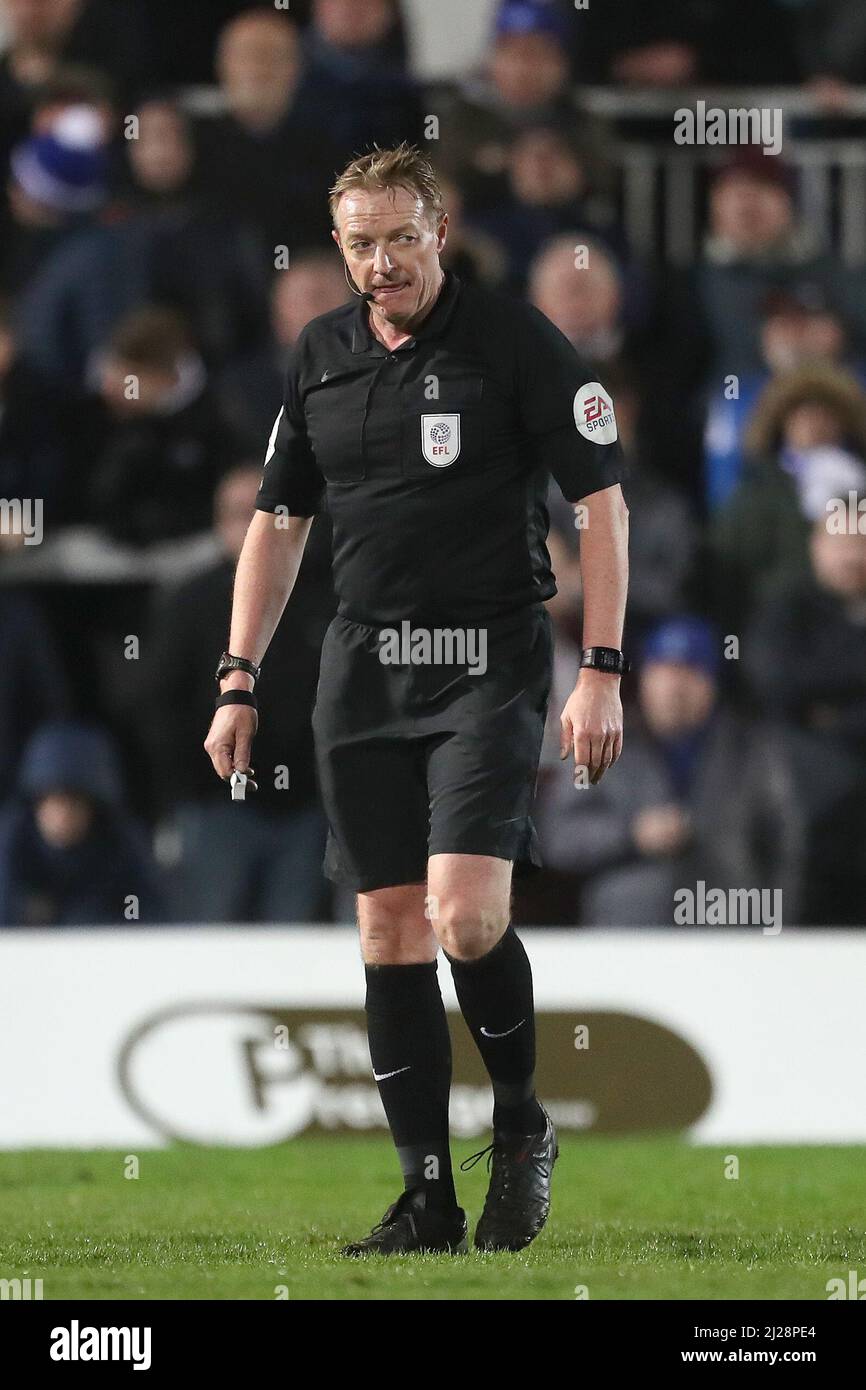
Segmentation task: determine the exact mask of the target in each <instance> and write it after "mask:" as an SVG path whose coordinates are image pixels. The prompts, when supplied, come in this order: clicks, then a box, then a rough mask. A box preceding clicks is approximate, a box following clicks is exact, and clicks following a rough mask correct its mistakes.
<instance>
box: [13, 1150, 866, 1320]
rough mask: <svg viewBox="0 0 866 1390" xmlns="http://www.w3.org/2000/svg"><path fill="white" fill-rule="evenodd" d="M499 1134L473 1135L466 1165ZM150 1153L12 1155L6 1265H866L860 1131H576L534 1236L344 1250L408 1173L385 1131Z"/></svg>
mask: <svg viewBox="0 0 866 1390" xmlns="http://www.w3.org/2000/svg"><path fill="white" fill-rule="evenodd" d="M480 1147H481V1143H477V1144H472V1143H470V1142H460V1143H455V1144H454V1145H453V1151H454V1157H455V1163H457V1162H459V1161H460V1159H462V1158H464V1157H466V1156H467V1155H468V1154H469V1153H471V1152H472V1150H473V1149H475V1148H480ZM731 1153H734V1154H736V1156H737V1158H738V1159H739V1177H738V1178H737V1179H730V1178H726V1177H725V1169H726V1161H725V1160H726V1155H728V1154H731ZM138 1157H139V1161H140V1175H139V1177H138V1178H126V1177H124V1169H125V1165H126V1164H127V1156H126V1155H124V1154H121V1153H114V1152H107V1151H100V1152H94V1153H83V1152H67V1151H62V1152H60V1151H52V1150H37V1151H33V1152H29V1153H4V1154H0V1207H2V1212H3V1219H2V1227H0V1277H2V1278H6V1279H12V1278H16V1277H17V1278H24V1277H27V1276H29V1277H30V1278H31V1279H38V1278H41V1279H42V1280H43V1292H44V1298H45V1299H46V1300H50V1299H62V1298H83V1299H103V1298H105V1299H107V1298H118V1299H239V1298H242V1299H269V1300H271V1299H275V1298H277V1297H279V1296H282V1297H286V1296H288V1297H289V1298H290V1299H329V1300H330V1299H352V1300H366V1299H371V1300H376V1299H388V1300H392V1299H451V1300H453V1299H457V1300H462V1299H521V1300H523V1299H565V1300H573V1299H574V1298H575V1297H576V1296H578V1295H577V1293H576V1291H577V1290H579V1289H580V1288H581V1287H585V1289H586V1290H587V1293H588V1297H589V1298H590V1300H592V1299H693V1298H697V1299H731V1298H732V1299H743V1298H758V1299H793V1298H804V1299H818V1300H823V1299H826V1298H827V1291H826V1284H827V1280H828V1279H830V1278H837V1277H841V1278H844V1279H845V1280H846V1281H847V1278H848V1271H849V1270H859V1271H860V1273H861V1275H866V1235H864V1221H863V1205H862V1202H863V1180H862V1174H863V1168H864V1159H866V1151H864V1149H863V1148H855V1147H853V1146H852V1147H826V1148H748V1147H745V1146H735V1147H733V1148H728V1149H723V1148H692V1147H690V1146H688V1145H686V1144H683V1143H682V1142H680V1141H678V1140H676V1139H671V1138H653V1139H642V1140H615V1139H596V1138H587V1139H579V1138H567V1139H564V1140H562V1141H561V1155H560V1159H559V1162H558V1163H557V1165H556V1170H555V1174H554V1188H553V1193H554V1198H553V1212H552V1215H551V1220H550V1222H549V1224H548V1226H547V1228H546V1230H545V1231H544V1232H543V1234H542V1235H541V1236H540V1237H539V1238H538V1240H537V1241H536V1242H535V1243H534V1244H533V1245H531V1246H530V1247H529V1248H528V1249H527V1250H526V1251H524V1252H523V1253H522V1254H519V1255H507V1254H504V1255H489V1254H486V1255H481V1254H477V1253H475V1252H473V1253H471V1254H469V1255H468V1256H456V1257H445V1256H433V1255H428V1256H412V1257H405V1258H398V1259H394V1258H382V1257H368V1258H366V1259H364V1260H346V1259H343V1258H341V1257H340V1256H339V1253H338V1251H339V1246H340V1244H341V1243H342V1242H343V1241H344V1240H347V1239H352V1238H356V1237H358V1236H359V1235H363V1234H366V1232H367V1231H368V1230H369V1229H370V1227H371V1226H372V1225H373V1224H374V1223H375V1222H376V1221H378V1220H379V1218H380V1217H381V1215H382V1213H383V1212H384V1210H385V1208H386V1207H387V1206H388V1205H389V1203H390V1202H391V1201H393V1199H394V1198H395V1197H396V1195H397V1193H398V1192H399V1190H400V1186H401V1184H400V1181H399V1177H398V1175H397V1168H396V1161H395V1158H394V1155H393V1152H392V1150H391V1147H390V1144H389V1143H388V1141H387V1140H386V1139H385V1138H363V1139H362V1138H357V1139H355V1138H350V1139H339V1140H336V1139H327V1138H325V1139H299V1140H295V1141H293V1142H292V1143H290V1144H287V1145H285V1146H280V1147H274V1148H267V1149H254V1150H238V1149H200V1148H195V1147H192V1146H190V1147H186V1146H182V1147H177V1148H172V1149H169V1150H165V1151H156V1152H153V1151H144V1152H142V1153H141V1154H140V1155H139V1156H138ZM727 1166H728V1167H730V1165H727ZM486 1183H487V1173H486V1170H485V1168H484V1164H483V1163H482V1164H478V1165H477V1166H476V1167H475V1168H474V1169H473V1170H472V1171H471V1172H469V1173H460V1172H458V1174H457V1184H458V1198H459V1200H460V1201H461V1202H462V1204H463V1205H464V1206H465V1207H466V1210H467V1215H468V1217H469V1219H470V1237H471V1233H472V1230H473V1228H474V1222H475V1221H476V1220H477V1218H478V1216H479V1214H480V1211H481V1207H482V1204H483V1201H484V1193H485V1190H486ZM285 1291H287V1294H286V1292H285Z"/></svg>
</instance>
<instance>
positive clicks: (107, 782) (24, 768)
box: [18, 719, 123, 807]
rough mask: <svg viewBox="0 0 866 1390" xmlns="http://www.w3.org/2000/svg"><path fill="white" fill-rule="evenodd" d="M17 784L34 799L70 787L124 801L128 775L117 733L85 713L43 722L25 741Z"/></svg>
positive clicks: (111, 803)
mask: <svg viewBox="0 0 866 1390" xmlns="http://www.w3.org/2000/svg"><path fill="white" fill-rule="evenodd" d="M18 787H19V790H20V791H21V793H22V794H23V795H24V796H26V797H29V798H30V799H32V800H36V799H38V798H39V797H42V796H48V795H49V793H51V792H57V791H70V792H81V793H83V794H84V795H85V796H89V797H92V798H94V799H95V800H97V801H101V802H103V803H104V805H106V806H113V807H120V806H121V805H122V803H123V781H122V776H121V770H120V762H119V759H118V755H117V748H116V745H115V743H114V740H113V738H112V737H111V735H110V734H109V733H108V732H107V731H106V730H104V729H103V728H102V727H101V726H100V725H98V724H90V723H88V722H86V721H84V720H80V719H52V720H49V721H47V722H46V723H44V724H40V725H39V726H38V727H37V728H36V729H35V730H34V732H33V733H32V734H31V736H30V738H29V740H28V742H27V744H26V746H25V749H24V753H23V755H22V758H21V764H20V767H19V771H18Z"/></svg>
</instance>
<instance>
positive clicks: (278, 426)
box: [256, 342, 325, 516]
mask: <svg viewBox="0 0 866 1390" xmlns="http://www.w3.org/2000/svg"><path fill="white" fill-rule="evenodd" d="M300 346H301V344H300V342H299V344H298V349H296V351H295V353H294V354H293V357H292V362H291V364H290V366H289V370H288V372H287V373H286V383H285V389H284V391H283V404H282V406H281V407H280V411H279V413H278V415H277V418H276V420H275V421H274V427H273V429H272V430H271V437H270V439H269V440H268V447H267V450H266V452H265V461H264V466H263V469H262V480H261V482H260V483H259V491H258V496H257V498H256V507H257V509H258V510H259V511H262V512H275V511H276V510H277V508H278V507H285V508H286V514H287V515H288V516H315V515H316V513H317V512H318V511H319V509H320V507H321V504H322V494H323V492H324V488H325V481H324V478H323V477H322V474H321V472H320V470H319V467H318V464H317V463H316V460H315V457H314V454H313V450H312V446H311V444H310V440H309V436H308V434H307V424H306V420H305V419H304V411H303V406H302V404H301V398H300V393H299V389H298V362H299V355H300V352H299V350H300Z"/></svg>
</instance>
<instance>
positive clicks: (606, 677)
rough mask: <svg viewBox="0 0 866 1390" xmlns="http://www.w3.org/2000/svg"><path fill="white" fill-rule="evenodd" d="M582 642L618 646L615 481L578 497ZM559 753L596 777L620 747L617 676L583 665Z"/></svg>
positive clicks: (622, 549)
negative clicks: (583, 511)
mask: <svg viewBox="0 0 866 1390" xmlns="http://www.w3.org/2000/svg"><path fill="white" fill-rule="evenodd" d="M579 505H581V506H582V507H584V508H585V509H586V523H585V525H584V526H582V527H581V529H580V569H581V578H582V584H583V645H584V647H616V648H619V647H621V646H622V630H623V625H624V623H625V604H626V595H627V592H628V507H627V506H626V504H625V498H624V497H623V495H622V488H621V487H620V485H619V483H616V484H615V485H614V486H613V487H608V488H603V489H602V490H601V491H600V492H594V493H592V494H591V495H590V496H589V497H584V498H582V499H581V502H580V504H579ZM560 724H561V726H562V737H561V744H560V757H562V758H565V757H567V756H568V753H569V750H573V751H574V762H575V769H579V768H581V767H585V768H587V769H588V775H589V781H590V782H593V783H594V782H597V781H598V780H599V778H601V777H603V776H604V773H605V772H606V770H607V769H608V768H609V767H610V766H611V764H612V763H615V762H616V760H617V758H618V757H619V755H620V753H621V751H622V704H621V703H620V698H619V676H613V675H610V674H608V673H607V672H604V671H595V670H592V669H591V668H589V667H583V668H582V669H581V671H580V672H579V674H578V678H577V684H576V686H575V688H574V690H573V691H572V693H571V695H570V696H569V698H568V700H567V702H566V705H565V708H564V710H563V711H562V716H561V719H560Z"/></svg>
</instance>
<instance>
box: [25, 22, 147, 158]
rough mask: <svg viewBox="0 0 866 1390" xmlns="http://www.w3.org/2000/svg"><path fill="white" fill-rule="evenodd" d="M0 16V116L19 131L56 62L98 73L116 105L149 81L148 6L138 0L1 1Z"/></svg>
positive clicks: (54, 69)
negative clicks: (0, 26) (0, 34)
mask: <svg viewBox="0 0 866 1390" xmlns="http://www.w3.org/2000/svg"><path fill="white" fill-rule="evenodd" d="M2 18H3V21H4V28H5V31H6V35H7V47H6V50H5V52H4V53H3V54H2V55H0V117H2V118H5V119H7V120H9V121H10V122H11V123H12V124H13V125H17V126H18V128H19V130H20V131H21V133H23V130H24V128H25V127H26V125H27V123H28V116H29V111H30V107H31V104H32V102H33V100H34V97H35V96H36V95H37V94H38V93H39V90H40V88H41V87H42V86H43V85H44V84H45V83H47V82H49V81H50V80H51V78H52V77H53V76H54V75H55V74H56V72H57V69H58V67H59V66H60V65H61V64H69V63H75V64H81V65H84V66H86V67H90V68H94V69H96V70H97V71H100V72H102V73H104V74H105V76H106V78H107V79H108V81H110V83H111V85H112V87H113V89H114V93H115V95H116V97H117V99H118V100H119V101H120V103H121V105H126V104H127V103H128V102H129V100H130V99H131V98H132V97H133V96H134V94H135V93H136V92H138V91H140V90H141V89H142V87H143V86H145V85H146V84H147V83H148V82H149V81H151V80H152V77H153V60H154V46H153V37H152V33H151V29H150V24H149V17H148V8H147V6H146V5H141V4H139V3H138V0H3V5H2ZM3 124H5V120H0V125H3Z"/></svg>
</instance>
